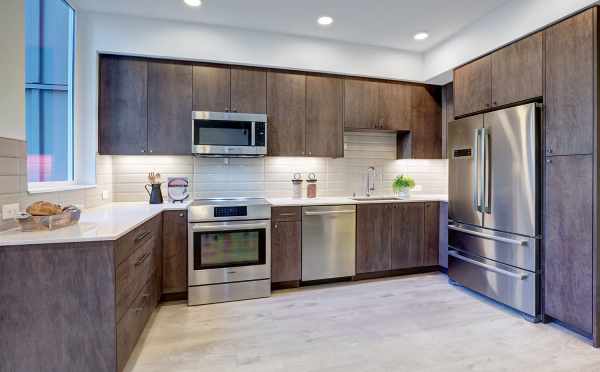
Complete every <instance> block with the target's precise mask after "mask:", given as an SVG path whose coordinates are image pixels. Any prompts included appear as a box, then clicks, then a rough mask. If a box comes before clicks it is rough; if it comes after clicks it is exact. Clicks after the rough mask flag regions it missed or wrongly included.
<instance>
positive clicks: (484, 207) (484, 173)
mask: <svg viewBox="0 0 600 372" xmlns="http://www.w3.org/2000/svg"><path fill="white" fill-rule="evenodd" d="M488 137H489V134H488V132H487V129H486V128H482V129H481V139H480V142H481V158H482V159H481V161H480V164H479V171H480V172H481V173H480V174H481V178H482V182H481V186H480V190H481V191H480V192H481V194H480V201H479V204H480V206H481V209H480V211H481V212H483V213H490V210H491V209H490V207H489V194H488V192H489V190H488V188H489V187H488V185H489V183H488V181H489V179H488V171H489V169H490V161H489V159H490V157H489V156H488V155H489V152H488V145H489V143H488V139H489V138H488Z"/></svg>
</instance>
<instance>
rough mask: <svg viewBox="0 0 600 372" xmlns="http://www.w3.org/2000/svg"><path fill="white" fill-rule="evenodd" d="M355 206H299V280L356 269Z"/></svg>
mask: <svg viewBox="0 0 600 372" xmlns="http://www.w3.org/2000/svg"><path fill="white" fill-rule="evenodd" d="M355 255H356V206H355V205H340V206H315V207H304V208H302V280H303V281H310V280H321V279H330V278H341V277H348V276H353V275H354V274H355V273H356V261H355Z"/></svg>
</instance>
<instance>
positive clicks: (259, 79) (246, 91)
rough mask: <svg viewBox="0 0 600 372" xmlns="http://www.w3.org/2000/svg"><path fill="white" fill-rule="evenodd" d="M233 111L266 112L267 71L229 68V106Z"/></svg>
mask: <svg viewBox="0 0 600 372" xmlns="http://www.w3.org/2000/svg"><path fill="white" fill-rule="evenodd" d="M230 110H231V111H233V112H245V113H251V114H265V113H266V112H267V72H266V71H264V70H259V69H250V68H243V67H233V68H231V107H230Z"/></svg>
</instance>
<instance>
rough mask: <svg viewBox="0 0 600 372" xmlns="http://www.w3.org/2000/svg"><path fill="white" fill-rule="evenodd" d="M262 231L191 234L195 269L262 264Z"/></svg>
mask: <svg viewBox="0 0 600 372" xmlns="http://www.w3.org/2000/svg"><path fill="white" fill-rule="evenodd" d="M265 263H266V231H265V229H264V228H263V229H248V230H228V231H205V232H194V270H204V269H219V268H227V267H240V266H253V265H264V264H265Z"/></svg>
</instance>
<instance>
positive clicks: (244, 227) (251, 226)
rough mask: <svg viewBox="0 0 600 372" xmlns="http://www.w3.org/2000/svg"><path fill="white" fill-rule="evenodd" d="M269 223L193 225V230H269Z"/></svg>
mask: <svg viewBox="0 0 600 372" xmlns="http://www.w3.org/2000/svg"><path fill="white" fill-rule="evenodd" d="M269 226H270V225H269V222H260V223H240V224H227V225H224V224H217V223H211V224H206V223H202V224H192V226H191V228H192V231H193V232H213V231H232V230H254V229H268V228H269Z"/></svg>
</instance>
